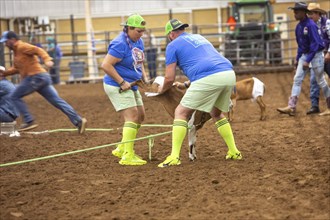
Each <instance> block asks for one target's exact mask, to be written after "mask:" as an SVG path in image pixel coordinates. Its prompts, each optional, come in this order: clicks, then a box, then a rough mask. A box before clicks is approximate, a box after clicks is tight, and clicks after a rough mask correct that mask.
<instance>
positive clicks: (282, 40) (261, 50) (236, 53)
mask: <svg viewBox="0 0 330 220" xmlns="http://www.w3.org/2000/svg"><path fill="white" fill-rule="evenodd" d="M293 22H295V23H296V21H287V22H286V23H287V25H286V27H290V26H294V25H295V24H292V23H293ZM282 23H283V22H282ZM160 30H161V31H160ZM227 30H228V25H227V24H222V25H199V26H196V25H192V26H191V28H190V29H187V32H190V33H199V34H201V35H203V36H204V37H205V38H207V39H208V40H209V41H210V42H211V43H212V44H213V46H214V47H215V48H216V49H217V50H218V51H219V53H221V54H223V55H224V56H225V57H227V58H230V60H231V62H232V63H233V64H234V66H235V68H236V69H241V68H240V67H241V66H254V67H255V68H257V67H258V68H263V67H264V66H267V67H274V68H278V67H279V66H288V65H291V64H292V63H293V60H294V58H295V54H296V50H297V46H296V40H295V36H294V29H286V30H281V31H280V32H279V35H278V36H279V37H277V38H270V39H267V40H265V35H266V33H264V32H263V31H261V32H260V34H259V35H260V36H259V38H256V37H254V38H252V37H251V38H248V37H247V38H246V39H239V38H237V39H229V38H228V33H229V32H228V31H227ZM151 31H152V32H153V33H162V32H163V28H157V29H154V30H153V29H151ZM255 31H256V30H250V31H249V30H248V29H247V30H246V32H245V33H241V34H243V35H251V36H258V34H254V33H253V32H255ZM119 32H120V31H101V32H94V33H93V42H92V45H93V48H88V47H87V45H88V44H87V40H86V39H87V37H86V36H87V34H90V33H85V32H80V33H61V34H55V35H54V34H52V35H47V34H43V35H36V36H35V37H36V38H37V40H38V41H39V42H40V43H41V44H42V45H43V47H45V48H46V45H47V42H46V39H47V37H49V36H52V37H54V38H55V39H56V41H57V44H58V45H59V46H60V47H61V49H62V52H63V57H62V61H61V66H60V72H61V80H62V81H63V80H67V79H68V78H70V77H72V73H71V72H70V71H71V69H70V62H73V61H78V62H84V63H85V65H84V72H83V75H84V76H86V77H87V76H89V73H88V69H89V66H88V65H89V64H88V59H89V57H88V56H87V54H88V53H87V52H88V50H93V51H94V55H93V56H94V57H93V58H94V59H95V60H96V65H97V69H98V70H99V73H100V75H103V73H102V70H100V65H101V63H102V60H103V58H104V57H105V55H106V53H107V49H108V45H109V43H110V42H111V40H112V39H114V38H115V37H116V36H117V35H118V34H119ZM282 36H286V37H282ZM30 37H31V36H21V39H22V40H23V41H25V42H29V40H30ZM167 43H168V41H167V38H166V37H165V36H156V45H155V47H156V48H157V74H158V75H163V74H164V68H165V48H166V45H167ZM0 53H1V50H0ZM0 59H4V62H3V61H2V63H5V66H6V67H9V66H11V64H12V54H11V53H10V52H9V51H8V49H4V50H3V56H0ZM146 70H148V68H147V65H146Z"/></svg>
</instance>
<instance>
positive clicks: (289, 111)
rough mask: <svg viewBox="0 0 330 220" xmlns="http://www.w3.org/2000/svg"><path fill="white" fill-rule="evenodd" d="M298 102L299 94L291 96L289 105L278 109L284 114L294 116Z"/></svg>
mask: <svg viewBox="0 0 330 220" xmlns="http://www.w3.org/2000/svg"><path fill="white" fill-rule="evenodd" d="M297 102H298V97H297V96H291V97H290V99H289V103H288V106H287V107H284V108H278V109H277V111H278V112H280V113H283V114H288V115H290V116H294V115H295V114H296V105H297Z"/></svg>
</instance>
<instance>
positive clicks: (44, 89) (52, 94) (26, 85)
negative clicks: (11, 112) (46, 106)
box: [11, 73, 81, 126]
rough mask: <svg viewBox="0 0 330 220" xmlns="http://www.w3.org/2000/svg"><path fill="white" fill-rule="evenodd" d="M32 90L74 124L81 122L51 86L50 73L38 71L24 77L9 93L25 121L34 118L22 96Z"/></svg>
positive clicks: (28, 121)
mask: <svg viewBox="0 0 330 220" xmlns="http://www.w3.org/2000/svg"><path fill="white" fill-rule="evenodd" d="M33 92H38V93H39V94H40V95H42V96H43V97H44V98H45V99H46V100H47V101H48V102H49V103H50V104H52V105H53V106H55V107H56V108H58V109H60V110H61V111H62V112H63V113H64V114H66V115H67V116H68V117H69V119H70V121H71V122H72V124H74V125H75V126H78V124H79V123H80V122H81V117H80V116H79V115H78V114H77V113H76V111H75V110H74V109H73V108H72V107H71V106H70V105H69V104H68V103H67V102H66V101H64V100H63V99H62V98H61V97H59V95H58V93H57V91H56V90H55V88H54V87H53V86H52V82H51V78H50V75H49V74H48V73H39V74H36V75H33V76H27V77H25V78H24V79H23V80H22V82H21V83H20V84H19V85H18V86H17V87H16V89H15V91H14V92H13V93H12V95H11V98H12V100H13V102H14V105H15V106H16V108H17V109H18V111H19V112H20V114H21V115H22V116H23V120H24V122H25V123H30V122H32V121H33V120H34V118H33V117H32V115H31V114H30V112H29V110H28V108H27V105H26V104H25V102H24V101H23V100H22V98H23V97H24V96H27V95H29V94H31V93H33Z"/></svg>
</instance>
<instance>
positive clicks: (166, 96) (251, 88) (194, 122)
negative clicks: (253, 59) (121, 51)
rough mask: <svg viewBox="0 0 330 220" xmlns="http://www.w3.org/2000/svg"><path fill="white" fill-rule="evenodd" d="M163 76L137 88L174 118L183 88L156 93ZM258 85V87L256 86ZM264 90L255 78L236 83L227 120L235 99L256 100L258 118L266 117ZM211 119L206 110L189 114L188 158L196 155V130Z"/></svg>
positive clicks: (230, 118) (231, 112) (140, 83)
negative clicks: (258, 108) (158, 103)
mask: <svg viewBox="0 0 330 220" xmlns="http://www.w3.org/2000/svg"><path fill="white" fill-rule="evenodd" d="M162 80H164V79H163V78H162V79H160V78H158V80H157V79H156V80H155V81H154V82H153V83H152V84H151V85H147V84H144V83H142V82H137V84H138V86H139V90H140V91H141V92H142V93H144V94H145V95H146V96H147V97H148V98H150V99H151V100H154V101H157V102H160V103H161V105H162V106H163V107H164V108H165V110H166V111H167V113H168V114H169V115H170V116H172V117H173V118H174V112H175V109H176V107H177V106H178V105H179V103H180V101H181V99H182V97H183V95H184V93H185V90H182V89H178V88H177V87H176V86H172V87H171V88H170V89H169V90H167V91H166V92H165V93H163V94H158V93H157V91H158V86H160V85H161V81H162ZM256 87H258V88H256ZM264 91H265V86H264V84H263V83H262V82H261V81H260V80H258V79H257V78H254V77H252V78H248V79H244V80H241V81H238V82H237V83H236V87H235V89H234V90H233V93H232V95H231V100H232V103H233V105H232V107H231V109H230V112H229V113H228V120H230V121H231V120H233V114H234V108H235V106H236V101H237V100H247V99H253V100H256V101H257V103H258V105H259V107H260V111H261V116H260V120H265V118H266V105H265V103H264V102H263V100H262V96H263V94H264ZM210 119H211V115H210V114H209V113H206V112H201V111H195V112H194V113H193V115H192V116H191V118H190V120H189V122H188V126H189V130H188V141H189V159H190V160H195V159H196V158H197V156H196V133H197V130H199V129H201V128H202V127H203V125H204V124H205V122H207V121H208V120H210Z"/></svg>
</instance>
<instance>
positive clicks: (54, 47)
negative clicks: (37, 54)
mask: <svg viewBox="0 0 330 220" xmlns="http://www.w3.org/2000/svg"><path fill="white" fill-rule="evenodd" d="M47 52H48V54H49V56H50V57H52V58H53V62H54V66H52V67H50V69H49V74H50V76H51V78H52V82H53V84H54V85H55V84H59V83H60V65H61V58H62V56H63V53H62V51H61V48H60V46H59V45H58V44H57V42H56V40H55V39H54V38H53V37H47Z"/></svg>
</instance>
